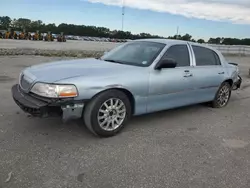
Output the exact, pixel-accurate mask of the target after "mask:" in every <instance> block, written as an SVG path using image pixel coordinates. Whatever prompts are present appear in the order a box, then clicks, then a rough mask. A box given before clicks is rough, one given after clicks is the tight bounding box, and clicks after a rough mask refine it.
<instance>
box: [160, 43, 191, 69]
mask: <svg viewBox="0 0 250 188" xmlns="http://www.w3.org/2000/svg"><path fill="white" fill-rule="evenodd" d="M164 57H167V58H172V59H174V60H175V61H176V62H177V67H185V66H190V58H189V51H188V48H187V45H185V44H178V45H174V46H171V47H169V48H168V50H167V52H166V53H165V55H164Z"/></svg>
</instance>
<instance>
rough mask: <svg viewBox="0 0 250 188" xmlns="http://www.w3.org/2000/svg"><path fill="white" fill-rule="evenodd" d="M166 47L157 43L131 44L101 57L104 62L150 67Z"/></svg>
mask: <svg viewBox="0 0 250 188" xmlns="http://www.w3.org/2000/svg"><path fill="white" fill-rule="evenodd" d="M165 46H166V45H165V44H163V43H157V42H148V41H140V42H129V43H126V44H124V45H122V46H119V47H117V48H115V49H113V50H111V51H110V52H108V53H107V54H105V55H104V56H102V57H101V59H102V60H104V61H109V62H112V63H120V64H126V65H134V66H141V67H148V66H149V65H151V64H152V63H153V61H154V60H155V58H156V57H157V56H158V55H159V53H160V52H161V51H162V49H163V48H164V47H165Z"/></svg>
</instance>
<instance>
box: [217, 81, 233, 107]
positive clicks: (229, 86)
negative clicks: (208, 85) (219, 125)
mask: <svg viewBox="0 0 250 188" xmlns="http://www.w3.org/2000/svg"><path fill="white" fill-rule="evenodd" d="M225 85H227V86H228V88H229V97H228V100H227V103H226V104H225V105H224V106H220V105H219V104H218V101H217V98H218V94H219V92H220V90H221V88H222V87H224V86H225ZM231 93H232V90H231V85H230V84H229V83H228V82H223V83H222V84H221V86H220V88H219V89H218V91H217V93H216V95H215V98H214V101H213V107H215V108H223V107H225V106H227V104H228V102H229V100H230V98H231Z"/></svg>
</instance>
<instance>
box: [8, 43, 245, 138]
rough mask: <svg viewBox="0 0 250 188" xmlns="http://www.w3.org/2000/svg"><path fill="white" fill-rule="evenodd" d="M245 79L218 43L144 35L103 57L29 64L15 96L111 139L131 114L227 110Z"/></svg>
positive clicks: (35, 111)
mask: <svg viewBox="0 0 250 188" xmlns="http://www.w3.org/2000/svg"><path fill="white" fill-rule="evenodd" d="M55 72H56V74H55ZM241 82H242V79H241V77H240V76H239V69H238V66H237V64H232V63H228V62H227V61H226V59H225V58H224V56H223V55H222V54H221V53H220V52H219V51H217V50H215V49H213V48H211V47H208V46H205V45H201V44H197V43H193V42H187V41H181V40H168V39H144V40H134V41H131V42H127V43H125V44H122V45H119V46H118V47H116V48H114V49H113V50H111V51H109V52H107V53H105V55H103V56H102V57H101V58H99V59H95V58H86V59H79V60H69V61H59V62H53V63H45V64H40V65H34V66H31V67H28V68H26V69H24V70H23V71H22V72H21V74H20V78H19V84H16V85H14V86H13V87H12V96H13V99H14V101H15V102H16V104H17V105H18V106H20V108H21V109H23V110H24V111H25V112H27V113H30V114H32V115H34V116H40V117H44V116H50V115H53V114H58V115H61V116H62V118H63V119H64V120H69V119H74V118H81V119H82V121H83V122H84V124H86V126H87V127H88V129H89V130H90V131H91V132H92V133H94V134H96V135H98V136H102V137H108V136H113V135H116V134H117V133H118V132H119V131H121V130H122V128H123V127H124V126H125V124H126V123H127V122H128V121H129V119H130V118H131V116H136V115H141V114H147V113H151V112H156V111H161V110H166V109H172V108H177V107H182V106H187V105H192V104H197V103H205V102H209V103H210V104H211V106H212V107H214V108H222V107H225V106H226V105H227V104H228V102H229V99H230V96H231V91H232V90H236V89H238V88H240V86H241Z"/></svg>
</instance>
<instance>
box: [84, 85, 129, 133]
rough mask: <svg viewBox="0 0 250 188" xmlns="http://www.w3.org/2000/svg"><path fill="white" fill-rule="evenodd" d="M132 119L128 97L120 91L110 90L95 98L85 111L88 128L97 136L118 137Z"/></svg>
mask: <svg viewBox="0 0 250 188" xmlns="http://www.w3.org/2000/svg"><path fill="white" fill-rule="evenodd" d="M130 117H131V104H130V101H129V99H128V97H127V96H126V95H125V93H123V92H122V91H119V90H108V91H105V92H103V93H100V94H99V95H97V96H96V97H94V98H93V99H92V100H91V101H90V103H89V104H87V106H86V108H85V109H84V113H83V118H84V122H85V124H86V126H87V128H88V129H89V130H90V131H91V132H92V133H94V134H95V135H98V136H101V137H110V136H114V135H116V134H117V133H118V132H119V131H121V129H122V128H123V127H124V125H125V124H126V123H127V122H128V120H129V119H130Z"/></svg>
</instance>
